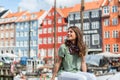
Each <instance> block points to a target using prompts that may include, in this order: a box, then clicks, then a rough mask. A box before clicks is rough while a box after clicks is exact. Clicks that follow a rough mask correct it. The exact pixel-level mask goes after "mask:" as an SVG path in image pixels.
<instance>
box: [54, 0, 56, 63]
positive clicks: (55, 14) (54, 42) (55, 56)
mask: <svg viewBox="0 0 120 80" xmlns="http://www.w3.org/2000/svg"><path fill="white" fill-rule="evenodd" d="M55 58H56V0H54V61H55V60H56V59H55Z"/></svg>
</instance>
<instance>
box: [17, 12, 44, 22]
mask: <svg viewBox="0 0 120 80" xmlns="http://www.w3.org/2000/svg"><path fill="white" fill-rule="evenodd" d="M44 12H45V11H44V10H40V11H39V12H33V13H26V14H24V15H22V16H21V18H20V19H19V20H17V22H23V21H30V20H37V19H39V18H40V17H41V16H42V15H43V14H44ZM32 15H34V16H35V17H34V18H32ZM23 16H24V17H26V18H22V17H23Z"/></svg>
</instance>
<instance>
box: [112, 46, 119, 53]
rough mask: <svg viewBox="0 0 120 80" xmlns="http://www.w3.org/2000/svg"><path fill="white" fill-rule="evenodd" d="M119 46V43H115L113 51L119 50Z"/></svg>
mask: <svg viewBox="0 0 120 80" xmlns="http://www.w3.org/2000/svg"><path fill="white" fill-rule="evenodd" d="M118 49H119V46H118V44H114V45H113V52H118Z"/></svg>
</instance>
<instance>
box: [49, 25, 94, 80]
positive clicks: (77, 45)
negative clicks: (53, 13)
mask: <svg viewBox="0 0 120 80" xmlns="http://www.w3.org/2000/svg"><path fill="white" fill-rule="evenodd" d="M85 55H86V45H85V44H84V41H83V34H82V32H81V31H80V29H79V28H78V27H76V26H71V27H69V28H68V32H67V39H66V40H65V43H64V44H62V45H61V46H60V48H59V51H58V56H57V59H56V62H55V65H54V72H53V76H52V78H51V80H54V79H55V77H56V76H57V77H58V80H96V77H95V75H93V74H91V73H88V72H87V67H86V61H85Z"/></svg>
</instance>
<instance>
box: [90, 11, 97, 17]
mask: <svg viewBox="0 0 120 80" xmlns="http://www.w3.org/2000/svg"><path fill="white" fill-rule="evenodd" d="M91 17H92V18H95V17H99V11H92V14H91Z"/></svg>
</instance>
